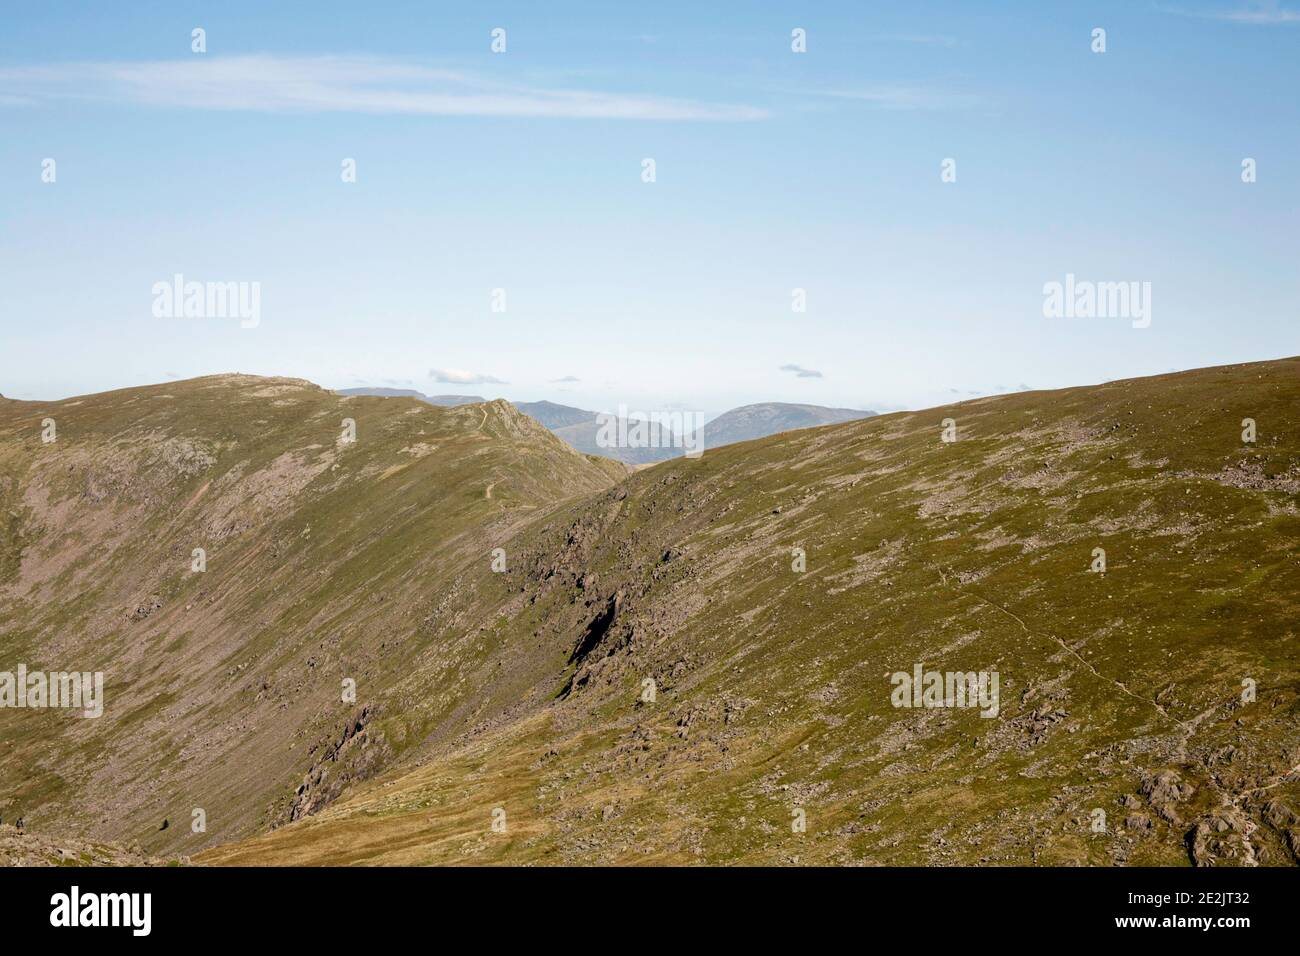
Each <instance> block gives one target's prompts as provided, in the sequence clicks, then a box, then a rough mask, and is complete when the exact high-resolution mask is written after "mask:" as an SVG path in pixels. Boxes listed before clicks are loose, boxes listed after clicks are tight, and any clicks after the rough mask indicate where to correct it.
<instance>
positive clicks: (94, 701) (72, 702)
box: [0, 664, 104, 717]
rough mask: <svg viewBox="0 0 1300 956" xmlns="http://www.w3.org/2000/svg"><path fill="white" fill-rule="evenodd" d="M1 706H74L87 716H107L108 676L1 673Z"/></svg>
mask: <svg viewBox="0 0 1300 956" xmlns="http://www.w3.org/2000/svg"><path fill="white" fill-rule="evenodd" d="M0 707H31V708H37V709H39V708H45V707H70V708H73V709H75V710H80V711H81V716H83V717H102V716H103V715H104V673H103V671H95V672H94V673H91V672H90V671H86V672H84V673H82V672H79V671H71V672H65V671H52V672H50V673H48V674H47V673H45V672H44V671H30V672H29V671H28V670H27V665H26V664H19V665H18V671H17V673H14V672H13V671H0Z"/></svg>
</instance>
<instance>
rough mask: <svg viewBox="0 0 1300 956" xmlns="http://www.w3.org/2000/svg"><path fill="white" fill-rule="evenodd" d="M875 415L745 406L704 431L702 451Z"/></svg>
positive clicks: (780, 405) (780, 404)
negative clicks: (779, 433) (798, 429)
mask: <svg viewBox="0 0 1300 956" xmlns="http://www.w3.org/2000/svg"><path fill="white" fill-rule="evenodd" d="M874 414H876V413H875V412H866V411H859V410H858V409H855V408H826V407H824V406H821V405H791V404H787V403H785V402H763V403H761V404H757V405H742V406H741V407H740V408H733V409H732V410H731V411H729V412H723V413H722V414H721V415H719V416H718V417H717V418H715V419H713V420H712V421H711V422H708V423H706V424H705V425H704V427H703V428H701V429H700V432H701V436H702V437H701V442H702V444H701V445H700V447H702V448H717V447H719V446H721V445H732V444H735V443H736V442H741V441H752V440H754V439H756V438H766V437H767V436H768V435H775V434H777V433H778V432H786V431H793V430H794V429H796V428H815V427H817V426H818V425H832V424H835V423H836V422H851V421H855V420H856V419H859V418H869V417H870V416H872V415H874Z"/></svg>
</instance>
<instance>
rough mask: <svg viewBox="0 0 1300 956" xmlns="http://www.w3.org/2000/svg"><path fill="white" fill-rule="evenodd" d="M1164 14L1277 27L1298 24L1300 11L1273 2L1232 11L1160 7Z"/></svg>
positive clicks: (1246, 6)
mask: <svg viewBox="0 0 1300 956" xmlns="http://www.w3.org/2000/svg"><path fill="white" fill-rule="evenodd" d="M1160 10H1161V11H1163V12H1164V13H1173V14H1177V15H1178V16H1180V17H1195V18H1196V19H1198V20H1220V21H1223V22H1226V23H1248V24H1252V25H1254V26H1278V25H1280V24H1287V23H1300V10H1288V9H1287V8H1286V7H1283V6H1280V5H1279V4H1277V3H1274V2H1263V3H1250V4H1246V5H1245V6H1241V7H1234V8H1232V9H1224V8H1217V9H1198V10H1189V9H1187V8H1186V7H1173V6H1167V7H1160Z"/></svg>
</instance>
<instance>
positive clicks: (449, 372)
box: [429, 368, 510, 385]
mask: <svg viewBox="0 0 1300 956" xmlns="http://www.w3.org/2000/svg"><path fill="white" fill-rule="evenodd" d="M429 378H431V379H433V380H434V381H435V382H442V383H444V384H447V385H509V384H510V383H509V382H503V381H502V380H501V379H499V378H493V377H492V376H491V375H483V374H482V373H480V372H470V371H467V370H466V369H463V368H431V369H429Z"/></svg>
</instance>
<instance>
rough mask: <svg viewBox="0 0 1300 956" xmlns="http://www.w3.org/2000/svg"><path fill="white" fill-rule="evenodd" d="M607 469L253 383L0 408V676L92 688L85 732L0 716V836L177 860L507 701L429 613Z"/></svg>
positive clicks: (413, 413)
mask: <svg viewBox="0 0 1300 956" xmlns="http://www.w3.org/2000/svg"><path fill="white" fill-rule="evenodd" d="M45 419H53V420H54V422H55V426H56V428H57V440H55V441H53V442H50V443H45V442H43V441H42V428H43V425H42V423H43V421H44V420H45ZM345 419H347V420H350V421H351V422H353V423H354V425H355V441H351V442H348V441H345V440H343V439H344V438H345ZM624 473H625V469H623V468H622V467H621V466H617V465H615V464H614V463H612V462H608V461H603V460H595V459H589V458H586V457H584V456H582V455H580V454H578V453H576V452H574V451H573V450H572V449H570V448H569V447H568V446H566V445H564V444H563V443H562V442H560V441H559V440H558V439H556V438H555V437H554V436H552V435H551V434H550V433H549V432H547V431H546V430H545V429H543V428H542V427H541V426H539V425H537V424H536V423H535V422H533V421H532V420H531V419H528V418H526V417H525V416H523V415H521V414H519V413H518V412H517V411H515V410H514V409H513V408H512V407H511V406H510V405H509V404H508V403H505V402H493V403H489V404H485V405H470V406H464V407H459V408H447V409H444V408H436V407H432V406H430V405H428V404H426V403H424V402H421V401H418V400H416V399H410V398H368V397H343V396H339V395H336V394H334V393H331V392H327V391H324V390H322V389H320V388H318V387H316V386H314V385H311V384H310V383H307V382H303V381H298V380H291V379H266V378H253V377H249V376H218V377H211V378H203V379H196V380H193V381H187V382H176V383H172V384H168V385H161V386H153V387H148V388H136V389H128V390H124V391H118V392H111V393H107V394H103V395H95V396H88V397H84V398H79V399H69V400H67V401H62V402H50V403H37V402H15V401H4V402H0V517H2V518H3V521H2V523H0V527H2V528H3V537H0V635H2V636H0V670H7V671H13V670H15V669H16V667H17V665H18V664H19V663H25V664H26V665H27V667H28V668H29V669H30V670H37V669H41V670H51V671H52V670H73V669H75V670H81V671H96V670H100V671H103V672H104V673H105V710H104V716H103V717H101V718H98V719H83V718H81V717H80V716H76V715H74V714H72V713H70V712H68V711H60V710H33V709H11V708H3V709H0V741H2V744H0V816H2V817H3V818H4V819H5V820H6V821H9V820H13V819H15V818H17V817H21V816H25V817H26V820H27V824H28V828H29V830H30V831H42V830H47V831H54V832H68V833H81V834H93V835H94V836H95V838H96V839H101V840H103V839H113V840H120V841H125V842H130V843H138V844H139V845H140V846H141V847H143V848H144V849H145V850H146V851H148V852H150V853H155V852H157V853H162V852H189V851H191V850H193V849H196V848H198V847H201V846H204V845H209V844H212V843H215V842H218V841H221V840H229V839H232V838H235V837H239V836H243V835H247V834H249V833H254V832H259V831H261V830H264V829H266V828H267V827H269V826H273V825H275V824H277V823H280V822H284V821H286V820H288V819H290V818H292V817H294V816H297V815H302V814H303V813H306V812H309V811H310V810H311V809H312V808H314V807H316V806H320V805H322V804H324V803H326V802H328V801H329V800H330V799H332V798H333V797H334V796H336V795H337V793H338V792H340V791H341V790H342V788H343V786H344V784H345V783H346V781H347V780H349V779H351V778H354V777H364V776H365V775H366V774H368V773H371V772H373V771H374V770H375V769H377V768H378V767H380V766H382V765H384V764H385V763H386V762H389V761H392V760H396V759H399V758H400V757H401V756H402V755H403V754H404V753H405V752H406V751H408V750H410V749H411V748H412V747H413V745H414V744H415V743H416V742H418V741H419V740H420V739H422V737H423V734H424V732H425V725H426V724H432V723H433V722H435V721H436V720H438V719H439V718H440V717H443V716H445V712H447V711H449V710H450V709H452V708H455V707H460V706H462V703H463V701H464V700H465V699H466V698H467V696H468V689H469V688H473V689H474V691H475V692H476V693H478V694H482V695H490V694H491V693H493V687H494V686H496V685H497V683H499V682H501V681H502V680H503V679H502V678H501V677H500V676H499V675H496V674H493V673H490V672H488V671H484V670H483V669H482V668H481V667H480V666H479V658H478V656H477V655H476V654H475V653H474V652H473V648H474V644H475V642H476V641H478V640H479V637H478V633H477V630H476V626H475V625H470V624H467V623H465V622H463V621H461V620H459V619H457V618H456V617H454V616H452V614H451V612H450V610H449V609H450V608H451V607H452V606H453V603H454V601H455V598H456V593H455V589H456V588H457V587H458V586H459V585H458V584H457V583H456V582H457V577H458V575H459V574H461V573H462V571H463V569H464V568H465V567H467V566H470V565H479V564H481V565H482V566H483V567H484V568H487V567H488V563H489V561H490V560H491V551H492V549H493V548H495V547H497V546H499V545H500V544H501V543H503V542H505V541H507V540H509V539H510V537H511V536H512V535H513V534H514V533H515V532H516V530H517V529H518V528H520V527H521V526H523V525H525V524H527V523H528V522H530V521H534V520H537V519H538V516H541V515H544V514H545V513H546V512H547V511H548V510H549V509H551V508H554V507H555V506H556V505H557V504H558V503H559V502H561V501H563V500H565V499H567V498H571V497H573V496H581V495H589V494H591V493H594V492H597V491H599V490H601V489H603V488H607V487H609V486H610V485H612V484H613V483H614V481H615V480H616V479H617V478H619V477H621V476H622V475H623V474H624ZM197 548H201V549H204V550H205V551H206V570H205V571H203V572H198V573H196V572H194V571H193V570H192V568H193V560H194V559H193V557H192V555H193V552H194V549H197ZM437 661H444V662H445V663H444V666H441V667H440V668H439V667H438V666H437V664H436V663H434V662H437ZM417 662H419V663H418V664H417ZM419 667H432V668H436V669H435V670H430V671H429V672H428V677H429V681H437V682H438V686H437V687H433V688H431V689H430V688H427V687H426V688H424V689H423V690H422V691H421V693H422V695H423V696H422V700H421V704H420V706H419V707H412V708H404V707H403V708H400V709H399V710H398V711H397V713H396V714H394V713H393V712H392V710H390V708H389V707H388V706H387V703H386V701H387V696H388V695H389V694H391V693H393V692H395V689H396V688H397V687H398V686H399V685H401V684H402V683H403V682H405V681H407V680H409V679H410V678H411V676H412V672H413V670H416V669H417V668H419ZM344 679H351V680H354V681H355V682H356V686H357V702H356V703H355V704H354V703H351V702H348V701H345V700H344V699H343V696H344V695H343V681H344ZM515 690H517V688H514V687H513V686H512V687H510V688H509V691H506V690H502V691H500V693H502V694H513V693H514V692H515ZM300 788H301V789H300ZM295 791H300V792H295ZM195 809H202V810H203V811H204V813H205V814H206V817H207V831H206V833H203V834H194V833H192V832H191V826H190V824H191V820H192V818H193V814H194V811H195ZM164 821H168V823H167V826H166V828H165V829H164V828H163V827H164Z"/></svg>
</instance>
